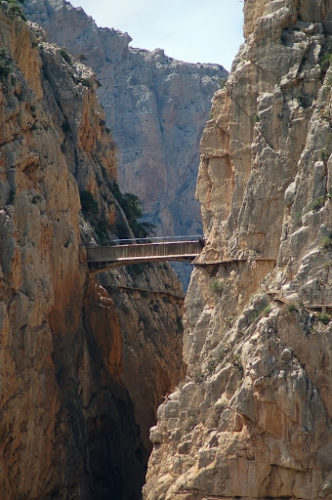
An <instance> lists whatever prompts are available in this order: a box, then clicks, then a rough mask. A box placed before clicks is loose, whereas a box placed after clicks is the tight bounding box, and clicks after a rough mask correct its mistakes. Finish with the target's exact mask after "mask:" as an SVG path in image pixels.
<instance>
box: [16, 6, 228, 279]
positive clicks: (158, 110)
mask: <svg viewBox="0 0 332 500" xmlns="http://www.w3.org/2000/svg"><path fill="white" fill-rule="evenodd" d="M24 8H25V12H26V15H27V16H28V17H29V19H31V20H33V21H35V22H37V23H38V24H40V25H41V26H42V27H43V28H44V29H45V30H46V31H47V36H48V38H49V40H51V41H53V42H55V43H57V44H58V45H59V46H61V47H65V48H66V49H67V50H68V52H69V53H71V54H73V55H74V56H76V57H78V58H81V59H83V60H84V62H85V63H86V64H88V65H89V66H91V67H92V69H93V70H94V72H95V73H96V75H97V78H98V80H99V81H100V83H101V84H102V87H101V88H100V89H99V90H98V95H99V97H100V100H101V103H102V104H103V106H104V108H105V111H106V122H107V126H108V127H110V129H111V132H112V136H113V138H114V140H115V144H116V147H117V151H116V157H117V164H118V172H119V183H120V187H121V188H122V189H123V190H124V191H128V192H130V193H135V194H136V195H137V196H139V198H140V199H141V200H142V201H143V203H144V211H145V212H146V214H147V218H148V220H150V221H151V222H153V223H154V224H156V226H157V228H156V233H157V234H161V235H181V234H201V231H202V223H201V216H200V210H199V204H198V203H197V201H196V200H195V197H194V193H195V185H196V179H197V171H198V164H199V142H200V138H201V135H202V131H203V127H204V124H205V122H206V120H207V119H208V114H209V110H210V107H211V98H212V96H213V93H214V92H215V91H216V90H217V89H218V88H219V87H220V82H221V80H222V79H224V78H225V77H226V76H227V72H226V70H225V69H224V68H223V67H222V66H220V65H217V64H199V63H198V64H189V63H185V62H182V61H177V60H175V59H172V58H170V57H167V56H166V55H165V54H164V51H163V50H161V49H156V50H154V51H152V52H151V51H148V50H142V49H136V48H132V47H130V46H129V43H130V42H131V38H130V36H129V35H128V34H127V33H121V32H120V31H117V30H114V29H107V28H98V27H97V25H96V24H95V22H94V21H93V19H92V18H91V17H89V16H87V15H86V14H85V12H84V11H83V10H82V9H80V8H78V9H76V8H73V7H72V6H71V4H70V3H69V2H64V1H63V0H26V2H25V5H24ZM182 268H183V266H182ZM179 269H181V267H180V268H179ZM184 274H185V276H186V278H185V281H186V282H187V281H188V268H187V271H185V272H184Z"/></svg>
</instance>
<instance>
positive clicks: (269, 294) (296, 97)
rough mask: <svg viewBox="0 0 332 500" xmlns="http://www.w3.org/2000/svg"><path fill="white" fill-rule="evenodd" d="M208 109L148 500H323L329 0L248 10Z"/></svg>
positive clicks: (329, 237)
mask: <svg viewBox="0 0 332 500" xmlns="http://www.w3.org/2000/svg"><path fill="white" fill-rule="evenodd" d="M244 12H245V28H244V32H245V37H246V41H245V44H244V45H243V46H242V48H241V50H240V52H239V54H238V56H237V58H236V59H235V61H234V64H233V69H232V73H231V75H230V77H229V78H228V81H227V84H226V86H225V89H223V90H219V91H218V92H217V93H216V94H215V96H214V100H213V103H212V113H213V117H212V119H211V120H209V121H208V123H207V125H206V128H205V131H204V134H203V139H202V148H201V164H200V169H199V178H198V185H197V196H198V198H199V201H200V202H201V206H202V215H203V224H204V230H205V235H206V237H207V244H206V246H205V249H204V251H203V252H202V254H201V256H200V258H199V263H200V264H201V266H198V267H197V269H196V270H195V271H194V273H193V277H192V280H191V284H190V287H189V291H188V294H187V298H186V321H185V347H184V356H185V359H186V361H187V363H188V374H187V377H186V379H185V381H183V382H182V383H181V385H180V386H179V388H178V389H177V390H176V391H175V392H174V393H173V394H171V396H170V397H169V398H168V400H167V401H165V403H164V404H163V405H161V406H160V408H159V410H158V425H157V426H156V427H153V428H152V430H151V439H152V441H153V443H154V449H153V452H152V455H151V458H150V462H149V468H148V474H147V483H146V485H145V487H144V498H146V499H147V500H152V499H159V500H161V499H163V500H164V499H165V500H166V499H167V500H171V499H172V500H175V499H179V500H180V499H181V500H198V499H205V500H210V499H212V498H213V499H220V500H224V499H226V498H227V499H229V498H242V499H246V500H254V499H258V498H264V499H265V498H269V499H270V498H276V499H281V498H288V499H294V500H295V499H302V500H304V499H305V500H309V499H315V500H318V499H320V498H324V499H329V500H330V499H331V498H332V461H331V457H332V432H331V430H332V427H331V417H332V399H331V394H332V372H331V366H332V343H331V339H332V335H331V333H332V274H331V273H332V269H331V262H332V155H331V153H332V143H331V124H332V115H331V103H332V94H331V82H332V67H330V63H331V57H332V56H331V45H332V43H331V42H332V2H330V1H323V0H319V1H316V0H315V1H314V0H308V1H306V2H304V1H296V0H287V1H267V0H251V1H249V0H247V1H246V2H245V5H244Z"/></svg>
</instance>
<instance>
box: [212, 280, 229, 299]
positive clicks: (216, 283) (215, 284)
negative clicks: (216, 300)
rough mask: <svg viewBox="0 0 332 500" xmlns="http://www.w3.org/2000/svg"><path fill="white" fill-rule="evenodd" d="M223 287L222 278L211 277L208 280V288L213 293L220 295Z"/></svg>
mask: <svg viewBox="0 0 332 500" xmlns="http://www.w3.org/2000/svg"><path fill="white" fill-rule="evenodd" d="M224 289H225V283H224V281H223V280H221V279H218V278H213V279H212V280H211V282H210V290H211V292H213V293H216V294H218V295H221V294H222V292H223V291H224Z"/></svg>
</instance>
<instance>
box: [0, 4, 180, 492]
mask: <svg viewBox="0 0 332 500" xmlns="http://www.w3.org/2000/svg"><path fill="white" fill-rule="evenodd" d="M0 45H1V49H0V50H1V53H0V80H1V81H0V102H1V113H2V116H1V135H0V176H1V181H0V345H1V348H0V400H1V408H0V409H1V425H0V450H1V451H0V453H1V466H0V497H1V498H3V499H8V500H16V499H18V498H34V499H45V498H68V499H74V498H75V499H76V498H85V499H90V498H91V499H92V498H93V499H98V498H110V497H112V498H119V499H124V500H127V499H137V498H140V490H141V485H142V482H143V479H144V473H145V466H146V459H147V453H148V450H149V446H150V445H149V442H148V436H147V431H148V428H149V427H150V426H151V425H152V423H153V421H154V418H155V409H156V407H157V405H158V404H159V402H160V400H161V397H162V395H163V394H165V393H166V392H167V391H169V390H170V387H171V386H174V385H175V384H176V383H177V381H178V380H179V377H180V376H181V374H182V371H183V365H182V360H181V346H182V335H181V333H182V327H181V321H180V315H181V309H182V302H181V289H180V285H179V283H178V281H177V280H176V279H175V277H174V275H173V274H172V272H171V270H170V268H169V267H168V266H167V265H165V266H164V265H163V266H156V265H154V266H152V265H151V266H143V267H142V268H139V269H137V268H134V269H131V270H124V269H123V270H121V271H116V272H115V271H114V272H112V273H111V272H109V273H104V274H103V275H102V276H101V277H100V278H98V281H97V279H96V278H94V277H92V276H91V275H90V273H89V270H88V267H87V264H86V252H85V244H86V243H93V242H96V241H97V242H98V241H99V240H100V239H102V238H103V237H105V234H106V236H109V237H114V236H116V234H117V230H118V227H119V226H121V227H122V228H124V229H125V230H126V231H127V233H128V234H129V235H130V234H132V233H131V229H130V227H129V225H128V222H127V221H126V217H125V215H124V212H123V210H122V208H121V206H120V205H119V203H118V201H117V199H116V197H115V196H114V193H113V191H114V181H115V180H116V164H115V153H114V146H113V144H112V139H111V136H110V134H109V132H108V131H107V130H106V129H105V116H104V113H103V111H102V109H101V107H100V106H99V104H98V100H97V98H96V93H95V90H96V88H97V86H98V84H97V82H96V79H95V76H94V75H93V73H92V71H91V70H90V69H89V68H87V67H86V66H84V65H83V64H82V63H79V62H77V61H75V60H74V59H73V58H72V57H71V56H69V55H68V54H67V52H66V51H64V50H61V49H60V48H58V47H56V46H54V45H51V44H49V43H47V42H45V40H44V35H43V32H42V30H41V29H40V28H39V27H37V26H31V25H28V24H27V23H26V22H25V21H24V19H23V16H22V15H21V14H20V10H19V7H18V6H16V5H14V4H13V3H9V2H5V1H3V2H1V4H0ZM112 189H113V191H112ZM84 193H85V195H86V193H89V198H88V199H89V200H90V202H91V199H92V200H94V203H93V204H92V207H93V213H91V210H92V208H91V206H90V212H89V209H88V207H87V206H86V205H85V206H84V204H83V198H82V194H84ZM80 196H81V199H82V206H81V200H80ZM81 208H82V210H81ZM101 283H104V285H105V287H103V286H102V285H101ZM106 287H107V289H106ZM107 290H108V291H107ZM142 290H143V291H142ZM112 297H113V299H112ZM157 310H158V311H159V315H158V319H156V311H157ZM169 349H170V350H171V352H170V355H169V356H168V354H167V352H169V351H168V350H169ZM144 367H148V368H147V369H146V370H145V368H144ZM141 404H144V405H145V409H146V411H145V413H144V414H142V411H141ZM128 477H130V481H129V480H128Z"/></svg>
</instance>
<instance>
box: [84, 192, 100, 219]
mask: <svg viewBox="0 0 332 500" xmlns="http://www.w3.org/2000/svg"><path fill="white" fill-rule="evenodd" d="M80 199H81V205H82V212H83V213H84V215H86V216H89V215H90V216H91V215H92V216H95V215H98V212H99V207H98V202H97V201H96V200H95V199H94V197H93V196H92V194H91V193H90V191H86V190H83V191H80Z"/></svg>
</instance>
